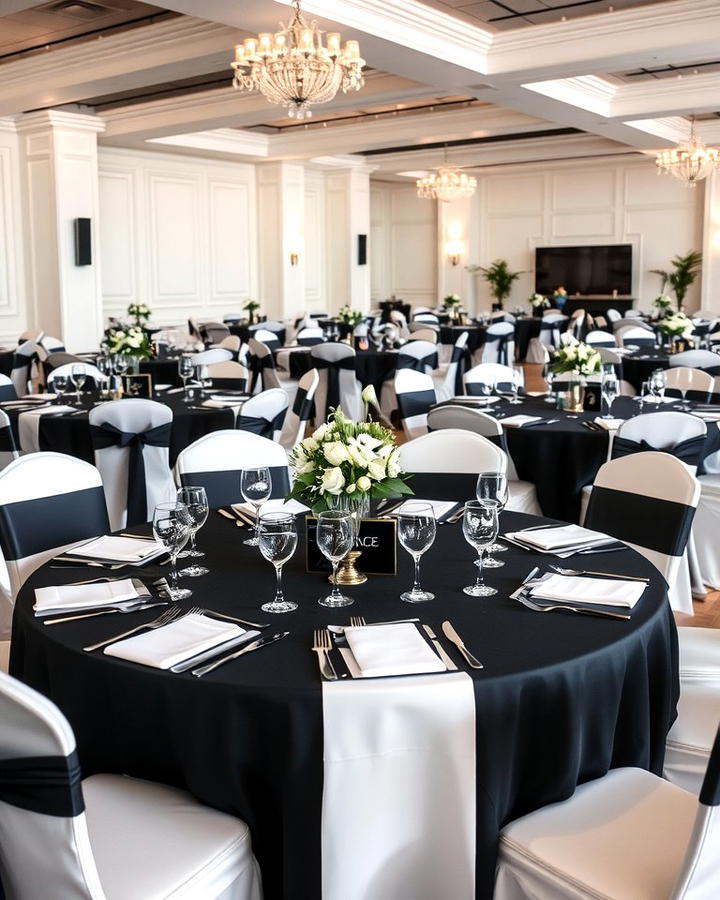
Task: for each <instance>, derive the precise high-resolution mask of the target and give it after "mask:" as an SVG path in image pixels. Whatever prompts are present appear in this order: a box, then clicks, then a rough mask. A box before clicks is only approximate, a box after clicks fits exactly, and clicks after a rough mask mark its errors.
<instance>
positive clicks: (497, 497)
mask: <svg viewBox="0 0 720 900" xmlns="http://www.w3.org/2000/svg"><path fill="white" fill-rule="evenodd" d="M475 497H476V498H477V500H478V502H480V503H487V502H490V503H494V504H495V505H496V506H497V510H498V514H499V513H501V512H502V510H503V509H505V507H506V505H507V501H508V483H507V476H506V475H505V473H504V472H481V473H480V474H479V475H478V480H477V484H476V486H475ZM487 551H488V553H487V556H486V557H485V564H484V565H485V568H486V569H499V568H500V566H504V565H505V563H504V562H502V560H499V559H495V557H494V556H491V554H493V553H506V552H507V547H506V546H505V545H504V544H499V543H493V544H492V546H490V547H488V548H487Z"/></svg>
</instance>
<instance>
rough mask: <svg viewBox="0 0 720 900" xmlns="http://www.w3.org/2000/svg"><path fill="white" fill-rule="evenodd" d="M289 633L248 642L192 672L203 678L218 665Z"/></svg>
mask: <svg viewBox="0 0 720 900" xmlns="http://www.w3.org/2000/svg"><path fill="white" fill-rule="evenodd" d="M289 634H290V632H289V631H280V632H278V633H277V634H272V635H269V636H268V637H264V638H260V639H259V640H257V641H253V642H252V644H248V645H247V647H243V648H242V650H237V651H236V652H235V653H230V654H228V655H227V656H223V657H221V658H220V659H216V660H215V662H212V663H208V664H207V665H206V666H201V667H200V668H199V669H193V670H192V673H191V674H193V675H194V676H195V677H196V678H202V677H203V675H207V673H208V672H212V671H213V669H217V667H218V666H222V665H224V663H226V662H230V660H231V659H237V658H238V656H243V655H244V654H245V653H251V652H252V651H253V650H259V649H260V647H265V646H266V645H267V644H272V643H274V642H275V641H279V640H280V639H281V638H284V637H287V636H288V635H289Z"/></svg>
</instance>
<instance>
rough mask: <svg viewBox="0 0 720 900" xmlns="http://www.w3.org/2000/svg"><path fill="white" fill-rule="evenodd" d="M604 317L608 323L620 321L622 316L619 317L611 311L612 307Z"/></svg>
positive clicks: (615, 312) (617, 313) (616, 312)
mask: <svg viewBox="0 0 720 900" xmlns="http://www.w3.org/2000/svg"><path fill="white" fill-rule="evenodd" d="M605 316H606V318H607V320H608V322H618V321H620V319H622V316H621V315H620V313H619V312H618V311H617V310H616V309H613V308H612V307H610V309H608V310H607V311H606V312H605Z"/></svg>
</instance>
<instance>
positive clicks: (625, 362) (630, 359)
mask: <svg viewBox="0 0 720 900" xmlns="http://www.w3.org/2000/svg"><path fill="white" fill-rule="evenodd" d="M669 368H670V357H669V355H668V353H667V351H666V350H652V351H647V350H636V351H635V352H634V353H628V355H627V356H623V358H622V373H623V379H624V380H625V381H628V382H630V384H631V385H632V386H633V387H634V388H635V390H636V391H637V392H638V394H639V393H640V391H641V389H642V383H643V381H647V380H648V378H650V376H651V375H652V373H653V372H654V371H655V369H669Z"/></svg>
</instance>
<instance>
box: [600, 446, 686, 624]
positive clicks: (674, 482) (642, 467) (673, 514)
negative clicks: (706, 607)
mask: <svg viewBox="0 0 720 900" xmlns="http://www.w3.org/2000/svg"><path fill="white" fill-rule="evenodd" d="M699 496H700V483H699V481H698V480H697V478H696V477H695V476H694V475H693V474H692V472H691V471H690V470H689V469H688V467H687V465H686V464H685V463H683V462H681V461H680V460H679V459H676V458H675V457H674V456H671V455H670V454H669V453H662V452H659V451H657V450H649V451H645V452H642V453H633V454H632V455H630V456H623V457H620V458H618V459H611V460H610V461H609V462H606V463H605V465H603V466H601V467H600V469H599V471H598V473H597V475H596V476H595V481H594V483H593V489H592V493H591V494H590V500H589V502H588V508H587V515H586V516H585V523H584V524H585V526H586V527H587V528H591V529H592V530H594V531H602V532H605V533H607V534H609V535H611V536H612V537H615V538H617V539H618V540H620V541H624V542H625V543H626V544H629V545H630V546H631V547H632V548H633V549H635V550H637V551H638V553H640V554H642V555H643V556H644V557H645V558H646V559H648V560H649V561H650V562H651V563H652V564H653V565H654V566H655V567H656V568H657V569H658V570H659V571H660V574H661V575H662V576H663V577H664V578H665V581H666V582H667V583H668V599H669V601H670V606H671V607H672V609H674V610H676V611H678V612H687V613H689V614H690V615H692V597H691V594H690V584H689V576H688V574H687V568H686V566H685V564H684V560H685V549H686V547H687V544H688V538H689V537H690V529H691V527H692V523H693V517H694V515H695V509H696V507H697V504H698V499H699Z"/></svg>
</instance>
